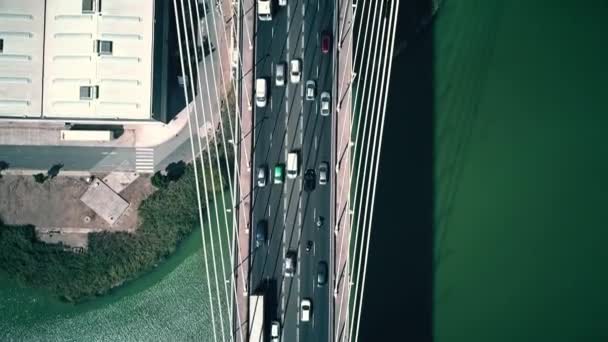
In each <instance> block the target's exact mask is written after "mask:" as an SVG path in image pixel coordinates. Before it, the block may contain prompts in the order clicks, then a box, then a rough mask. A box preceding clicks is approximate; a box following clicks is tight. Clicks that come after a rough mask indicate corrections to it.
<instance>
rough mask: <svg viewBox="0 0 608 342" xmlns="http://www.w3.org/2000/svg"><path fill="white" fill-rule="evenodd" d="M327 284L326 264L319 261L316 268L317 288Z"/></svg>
mask: <svg viewBox="0 0 608 342" xmlns="http://www.w3.org/2000/svg"><path fill="white" fill-rule="evenodd" d="M325 284H327V263H326V262H325V261H319V265H318V266H317V286H319V287H321V286H323V285H325Z"/></svg>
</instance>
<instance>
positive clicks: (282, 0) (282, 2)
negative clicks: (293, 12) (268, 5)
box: [279, 0, 287, 6]
mask: <svg viewBox="0 0 608 342" xmlns="http://www.w3.org/2000/svg"><path fill="white" fill-rule="evenodd" d="M279 6H287V0H279Z"/></svg>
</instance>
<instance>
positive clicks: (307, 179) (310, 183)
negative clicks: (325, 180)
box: [304, 169, 317, 192]
mask: <svg viewBox="0 0 608 342" xmlns="http://www.w3.org/2000/svg"><path fill="white" fill-rule="evenodd" d="M316 178H317V176H316V175H315V170H314V169H308V170H306V172H305V173H304V191H306V192H311V191H313V190H314V189H315V184H316Z"/></svg>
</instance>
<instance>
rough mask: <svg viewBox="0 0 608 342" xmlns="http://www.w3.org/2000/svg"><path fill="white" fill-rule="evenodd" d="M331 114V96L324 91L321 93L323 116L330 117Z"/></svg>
mask: <svg viewBox="0 0 608 342" xmlns="http://www.w3.org/2000/svg"><path fill="white" fill-rule="evenodd" d="M330 112H331V95H329V93H328V92H326V91H324V92H322V93H321V115H323V116H328V115H329V113H330Z"/></svg>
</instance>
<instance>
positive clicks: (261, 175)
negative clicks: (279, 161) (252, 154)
mask: <svg viewBox="0 0 608 342" xmlns="http://www.w3.org/2000/svg"><path fill="white" fill-rule="evenodd" d="M257 174H258V175H257V180H258V186H259V187H260V188H263V187H265V186H266V183H267V182H266V178H267V172H266V165H260V166H258V172H257Z"/></svg>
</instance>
